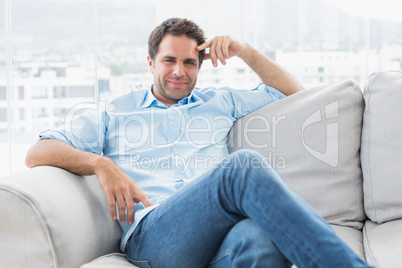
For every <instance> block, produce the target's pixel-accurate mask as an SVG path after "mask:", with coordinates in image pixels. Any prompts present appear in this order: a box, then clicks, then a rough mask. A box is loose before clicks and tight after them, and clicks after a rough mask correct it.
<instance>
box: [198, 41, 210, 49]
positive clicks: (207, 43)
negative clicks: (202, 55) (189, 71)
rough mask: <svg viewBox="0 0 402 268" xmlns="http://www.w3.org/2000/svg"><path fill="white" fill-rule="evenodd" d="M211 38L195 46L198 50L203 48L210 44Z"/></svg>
mask: <svg viewBox="0 0 402 268" xmlns="http://www.w3.org/2000/svg"><path fill="white" fill-rule="evenodd" d="M211 42H212V40H209V41H206V42H204V43H202V44H201V45H199V46H198V47H197V50H198V51H201V50H204V49H206V48H208V47H209V46H210V45H211Z"/></svg>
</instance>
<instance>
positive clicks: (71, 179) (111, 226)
mask: <svg viewBox="0 0 402 268" xmlns="http://www.w3.org/2000/svg"><path fill="white" fill-rule="evenodd" d="M0 215H1V218H0V241H1V243H0V266H1V267H79V266H80V265H82V264H84V263H87V262H89V261H91V260H93V259H95V258H97V257H99V256H101V255H104V254H108V253H111V252H119V242H120V241H119V240H120V237H121V233H122V231H121V228H120V226H119V224H118V223H117V222H116V221H113V220H112V219H111V217H110V213H109V208H108V203H107V199H106V197H105V195H104V193H103V191H102V189H101V187H100V186H99V183H98V180H97V178H96V177H95V176H77V175H74V174H72V173H70V172H67V171H65V170H62V169H59V168H55V167H48V166H46V167H37V168H34V169H31V170H27V171H24V172H20V173H16V174H13V175H10V176H8V177H6V178H3V179H0Z"/></svg>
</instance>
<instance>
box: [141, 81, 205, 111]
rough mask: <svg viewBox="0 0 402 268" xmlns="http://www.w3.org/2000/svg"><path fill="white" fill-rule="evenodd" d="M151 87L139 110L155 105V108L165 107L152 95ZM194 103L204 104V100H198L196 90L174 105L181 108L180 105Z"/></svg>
mask: <svg viewBox="0 0 402 268" xmlns="http://www.w3.org/2000/svg"><path fill="white" fill-rule="evenodd" d="M153 87H154V86H153V85H152V86H151V87H150V88H149V89H148V91H147V93H146V95H145V98H144V101H143V103H142V104H141V106H140V107H141V108H148V107H150V106H152V105H156V106H160V107H166V105H164V104H163V103H162V102H160V101H158V100H157V99H156V98H155V96H154V94H153ZM195 102H204V100H203V99H202V98H200V97H199V96H198V92H197V90H193V91H192V92H191V94H190V95H189V96H187V97H185V98H184V99H181V100H179V101H178V103H177V104H175V106H181V105H186V104H192V103H195Z"/></svg>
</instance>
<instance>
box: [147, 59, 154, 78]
mask: <svg viewBox="0 0 402 268" xmlns="http://www.w3.org/2000/svg"><path fill="white" fill-rule="evenodd" d="M147 61H148V67H149V71H150V72H151V74H154V68H153V66H152V59H151V57H150V56H149V55H148V57H147Z"/></svg>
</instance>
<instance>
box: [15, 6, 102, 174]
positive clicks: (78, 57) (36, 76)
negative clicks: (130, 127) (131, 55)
mask: <svg viewBox="0 0 402 268" xmlns="http://www.w3.org/2000/svg"><path fill="white" fill-rule="evenodd" d="M11 8H12V10H11V11H12V17H11V18H12V22H11V25H12V29H11V39H12V44H13V46H12V52H13V55H12V56H13V58H12V60H13V77H12V84H13V93H14V94H13V95H14V96H13V99H12V108H13V118H14V122H13V123H14V124H13V125H14V128H15V129H14V130H13V132H12V133H13V136H12V140H13V146H14V147H15V148H14V150H13V153H12V167H13V169H12V171H13V172H15V171H18V170H21V169H24V168H25V164H24V159H25V154H26V152H27V150H28V149H29V147H30V146H31V145H32V144H33V143H34V142H35V141H36V140H37V137H38V134H39V133H40V132H41V131H44V130H46V129H48V128H51V127H56V126H58V125H60V124H61V123H62V122H63V121H64V116H65V113H66V112H67V111H68V109H69V108H70V107H71V106H73V105H75V104H77V103H81V102H93V100H94V73H95V72H94V61H95V57H94V31H93V29H94V27H93V6H92V1H88V0H86V1H64V0H63V1H62V0H60V1H53V0H37V1H30V0H13V1H12V7H11Z"/></svg>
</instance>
